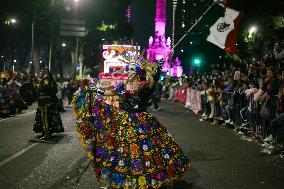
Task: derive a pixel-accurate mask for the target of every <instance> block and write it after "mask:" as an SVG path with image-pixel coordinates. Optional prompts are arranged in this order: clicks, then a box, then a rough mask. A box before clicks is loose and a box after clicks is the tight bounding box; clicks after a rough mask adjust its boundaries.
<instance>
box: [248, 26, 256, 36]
mask: <svg viewBox="0 0 284 189" xmlns="http://www.w3.org/2000/svg"><path fill="white" fill-rule="evenodd" d="M256 31H257V28H256V27H255V26H252V27H250V29H249V35H252V34H253V33H255V32H256Z"/></svg>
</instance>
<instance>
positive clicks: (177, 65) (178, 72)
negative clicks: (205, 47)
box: [170, 57, 183, 77]
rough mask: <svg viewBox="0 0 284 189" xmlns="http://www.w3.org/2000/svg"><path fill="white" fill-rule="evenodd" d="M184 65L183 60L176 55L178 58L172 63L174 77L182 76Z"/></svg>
mask: <svg viewBox="0 0 284 189" xmlns="http://www.w3.org/2000/svg"><path fill="white" fill-rule="evenodd" d="M182 72H183V69H182V66H181V61H180V60H179V59H178V57H176V59H175V60H174V61H173V63H172V68H171V73H170V74H171V76H174V77H181V76H182Z"/></svg>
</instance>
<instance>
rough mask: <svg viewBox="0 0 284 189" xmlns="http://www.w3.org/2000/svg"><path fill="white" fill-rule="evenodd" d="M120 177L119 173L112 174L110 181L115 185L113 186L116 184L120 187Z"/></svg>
mask: <svg viewBox="0 0 284 189" xmlns="http://www.w3.org/2000/svg"><path fill="white" fill-rule="evenodd" d="M122 179H123V177H122V175H121V174H120V173H114V174H113V178H112V181H113V182H114V183H115V184H118V185H121V184H122Z"/></svg>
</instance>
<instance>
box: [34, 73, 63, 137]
mask: <svg viewBox="0 0 284 189" xmlns="http://www.w3.org/2000/svg"><path fill="white" fill-rule="evenodd" d="M56 92H57V87H56V83H55V82H54V80H53V78H52V76H50V75H49V74H47V75H45V76H44V77H43V78H42V79H41V81H40V84H39V89H38V108H37V111H36V117H35V123H34V128H33V130H34V132H36V133H42V136H43V137H45V138H46V139H47V138H49V137H50V136H51V135H52V133H58V132H64V128H63V125H62V120H61V117H60V114H59V112H58V111H57V109H56V103H57V99H56ZM43 139H44V138H43Z"/></svg>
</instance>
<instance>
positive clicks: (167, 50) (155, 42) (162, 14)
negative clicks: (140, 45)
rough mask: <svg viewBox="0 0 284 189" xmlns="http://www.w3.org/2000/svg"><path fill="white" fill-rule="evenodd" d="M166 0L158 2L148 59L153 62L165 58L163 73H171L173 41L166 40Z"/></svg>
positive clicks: (158, 0)
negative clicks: (170, 62)
mask: <svg viewBox="0 0 284 189" xmlns="http://www.w3.org/2000/svg"><path fill="white" fill-rule="evenodd" d="M166 21H167V19H166V0H157V1H156V16H155V36H154V38H153V37H152V36H150V38H149V47H148V49H147V58H151V59H152V60H153V61H156V60H159V59H162V58H164V57H165V56H166V55H168V56H167V57H166V58H165V63H164V65H163V69H162V71H163V72H169V71H170V64H169V61H170V60H171V56H172V53H171V39H170V37H168V38H167V40H166V34H165V29H166Z"/></svg>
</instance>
